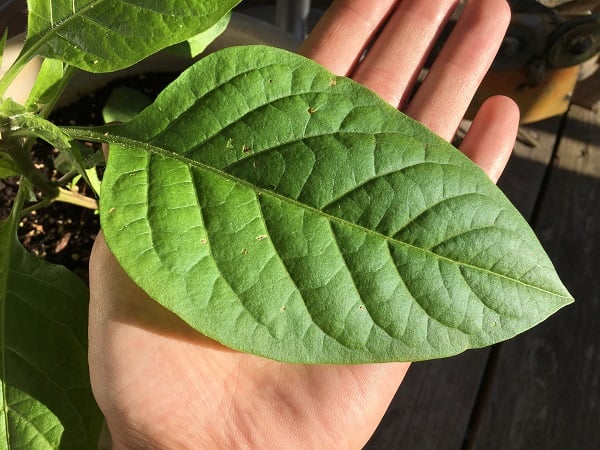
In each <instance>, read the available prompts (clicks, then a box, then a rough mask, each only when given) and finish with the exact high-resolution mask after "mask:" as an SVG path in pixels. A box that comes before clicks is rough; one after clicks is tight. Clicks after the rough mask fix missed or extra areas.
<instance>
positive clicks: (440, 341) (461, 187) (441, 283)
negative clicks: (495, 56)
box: [100, 46, 572, 363]
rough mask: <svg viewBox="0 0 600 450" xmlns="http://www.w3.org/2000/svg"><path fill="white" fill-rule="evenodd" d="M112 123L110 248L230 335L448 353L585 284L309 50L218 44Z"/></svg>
mask: <svg viewBox="0 0 600 450" xmlns="http://www.w3.org/2000/svg"><path fill="white" fill-rule="evenodd" d="M106 130H108V136H106V137H105V139H107V140H108V141H109V142H111V153H110V157H109V161H108V167H107V171H106V173H105V177H104V180H103V185H102V195H101V205H100V207H101V220H102V226H103V229H104V233H105V236H106V240H107V242H108V245H109V247H110V248H111V249H112V251H113V252H114V254H115V255H116V257H117V258H118V260H119V261H120V263H121V265H122V266H123V267H124V269H125V270H126V271H127V272H128V273H129V275H130V276H131V277H132V279H133V280H134V281H135V282H136V283H137V284H139V285H140V286H141V287H142V288H143V289H144V290H145V291H146V292H147V293H148V294H149V295H150V296H151V297H153V298H154V299H156V300H157V301H158V302H160V303H161V304H162V305H164V306H165V307H167V308H168V309H170V310H172V311H174V312H175V313H176V314H178V315H179V316H180V317H182V318H183V319H184V320H185V321H186V322H188V323H189V324H191V325H192V326H193V327H194V328H196V329H197V330H199V331H200V332H202V333H204V334H206V335H207V336H209V337H211V338H214V339H216V340H217V341H219V342H221V343H223V344H225V345H227V346H229V347H232V348H235V349H239V350H243V351H247V352H252V353H256V354H259V355H263V356H266V357H269V358H274V359H278V360H284V361H293V362H306V363H364V362H372V361H414V360H422V359H429V358H438V357H445V356H449V355H453V354H456V353H459V352H462V351H464V350H465V349H468V348H474V347H481V346H486V345H490V344H493V343H495V342H498V341H500V340H504V339H508V338H510V337H512V336H514V335H515V334H517V333H519V332H522V331H524V330H526V329H528V328H529V327H531V326H533V325H535V324H536V323H538V322H539V321H541V320H543V319H545V318H546V317H548V316H549V315H550V314H552V313H554V312H555V311H556V310H557V309H559V308H560V307H562V306H564V305H566V304H568V303H570V302H571V301H572V299H571V297H570V295H569V293H568V292H567V290H566V289H565V288H564V286H563V285H562V283H561V282H560V280H559V278H558V277H557V275H556V273H555V271H554V268H553V266H552V264H551V262H550V261H549V259H548V257H547V256H546V255H545V253H544V251H543V249H542V247H541V246H540V244H539V242H538V240H537V239H536V236H535V235H534V233H533V231H532V230H531V229H530V227H529V226H528V224H527V223H526V221H525V220H524V219H523V218H522V217H521V216H520V214H519V213H518V212H517V210H516V209H515V208H514V207H513V206H512V204H511V203H510V202H509V201H508V200H507V199H506V197H505V196H504V195H503V194H502V193H501V192H500V190H499V189H498V188H497V187H496V186H495V185H494V184H493V183H492V182H491V181H490V180H489V179H488V178H487V176H486V175H485V173H484V172H483V171H482V170H480V169H479V168H478V167H476V166H475V165H474V164H473V163H472V162H471V161H470V160H468V159H467V158H466V157H465V156H464V155H462V154H461V153H460V152H459V151H458V150H456V149H455V148H453V147H452V146H450V145H449V144H448V143H446V142H445V141H443V140H442V139H440V138H439V137H437V136H435V135H434V134H433V133H431V132H430V131H429V130H427V129H426V128H425V127H423V126H422V125H420V124H418V123H417V122H415V121H414V120H412V119H410V118H408V117H407V116H405V115H403V114H402V113H400V112H398V111H397V110H395V109H394V108H393V107H391V106H390V105H388V104H387V103H385V102H384V101H383V100H381V99H380V98H378V97H377V96H376V95H374V94H373V93H372V92H370V91H368V90H367V89H365V88H364V87H362V86H360V85H358V84H357V83H355V82H353V81H351V80H348V79H345V78H341V77H336V76H334V75H333V74H331V73H329V72H328V71H326V70H325V69H323V68H322V67H320V66H318V65H317V64H316V63H314V62H312V61H310V60H307V59H305V58H303V57H301V56H298V55H294V54H291V53H288V52H284V51H282V50H277V49H273V48H266V47H262V46H256V47H238V48H230V49H226V50H223V51H221V52H218V53H215V54H212V55H210V56H208V57H206V58H204V59H202V60H201V61H200V62H199V63H197V64H196V65H194V66H193V67H192V68H190V69H189V70H188V71H186V72H185V73H184V74H183V75H182V76H181V77H180V78H179V79H178V80H176V81H175V82H174V83H173V84H171V85H170V86H169V87H168V88H167V89H166V90H165V91H164V92H163V93H162V94H161V95H160V96H159V97H158V99H157V100H156V102H155V103H154V104H153V105H152V106H150V107H149V108H146V109H145V110H144V111H143V112H142V113H141V114H139V115H138V116H137V117H136V118H134V119H133V120H132V121H130V122H128V123H126V124H124V125H121V126H117V127H114V128H105V129H104V130H103V131H106Z"/></svg>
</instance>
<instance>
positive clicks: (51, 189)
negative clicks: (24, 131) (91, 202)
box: [3, 137, 59, 199]
mask: <svg viewBox="0 0 600 450" xmlns="http://www.w3.org/2000/svg"><path fill="white" fill-rule="evenodd" d="M3 140H4V144H5V146H4V148H5V150H6V152H7V153H8V154H9V155H10V156H11V158H12V159H13V161H14V163H15V164H16V165H17V167H18V168H19V172H21V174H22V175H23V176H25V177H26V178H27V179H28V180H29V181H30V182H31V184H33V185H34V186H35V187H36V188H38V189H39V190H40V191H42V193H43V194H44V195H45V196H46V197H49V198H51V199H52V198H55V197H57V196H58V194H59V189H58V186H56V185H55V184H54V183H52V182H51V181H50V180H49V179H48V178H46V176H45V175H44V174H43V173H42V172H41V171H40V170H38V169H37V168H36V167H35V165H34V164H33V160H32V159H31V153H30V152H28V151H27V148H26V147H24V146H23V145H19V143H18V140H17V139H15V138H14V137H7V138H5V139H3Z"/></svg>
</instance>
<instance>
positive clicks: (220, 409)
mask: <svg viewBox="0 0 600 450" xmlns="http://www.w3.org/2000/svg"><path fill="white" fill-rule="evenodd" d="M457 3H458V2H457V1H450V0H403V1H394V0H378V1H377V2H366V1H364V0H338V1H335V2H334V3H333V5H332V6H331V8H330V9H329V10H328V11H327V13H326V14H325V16H324V17H323V19H322V20H321V22H320V23H319V24H318V25H317V27H316V29H315V30H314V31H313V33H312V34H311V36H309V38H308V39H307V41H306V43H305V44H304V46H303V48H302V50H301V51H302V53H303V54H304V55H306V56H308V57H310V58H313V59H314V60H316V61H317V62H319V63H321V64H323V65H324V66H326V67H327V68H328V69H330V70H332V71H334V72H336V73H338V74H340V75H346V76H350V77H352V78H354V79H355V80H357V81H358V82H360V83H362V84H364V85H365V86H367V87H369V88H370V89H372V90H374V91H375V92H377V93H378V94H379V95H380V96H382V97H383V98H384V99H386V100H387V101H388V102H390V103H392V104H393V105H395V106H397V107H398V108H400V109H401V110H402V111H404V112H406V113H407V114H409V115H410V116H412V117H413V118H415V119H417V120H419V121H421V122H422V123H424V124H425V125H427V126H428V127H429V128H430V129H432V130H433V131H435V132H436V133H438V134H439V135H441V136H442V137H444V138H445V139H448V140H449V139H451V138H452V136H453V135H454V133H455V131H456V129H457V127H458V125H459V123H460V120H461V118H462V117H463V115H464V112H465V110H466V108H467V106H468V104H469V102H470V99H471V98H472V97H473V94H474V92H475V90H476V88H477V86H478V85H479V83H480V81H481V79H482V77H483V76H484V74H485V73H486V71H487V70H488V68H489V66H490V64H491V62H492V60H493V58H494V55H495V53H496V51H497V49H498V47H499V45H500V43H501V40H502V36H503V35H504V32H505V29H506V27H507V25H508V22H509V20H510V11H509V8H508V6H507V4H506V3H505V1H504V0H478V1H473V2H470V3H469V4H468V6H467V8H466V10H465V11H464V13H463V15H462V17H461V19H460V21H459V23H458V25H457V27H456V28H455V31H454V32H453V33H452V35H451V36H450V38H449V39H448V41H447V43H446V45H445V46H444V48H443V49H442V51H441V53H440V54H439V56H438V57H437V59H436V61H435V62H434V64H433V66H432V68H431V71H430V73H429V75H428V76H427V78H426V79H425V81H424V83H423V85H422V86H421V87H420V88H419V90H418V91H417V92H416V94H415V95H414V96H413V97H412V98H411V99H410V100H408V93H409V92H411V90H412V88H413V86H414V83H415V80H416V78H417V75H418V73H419V71H420V69H421V67H422V66H423V63H424V60H425V58H426V55H427V53H428V51H429V50H430V49H431V47H432V43H433V41H434V39H435V38H436V36H437V35H438V34H439V32H440V30H441V28H442V27H443V25H444V23H445V21H447V20H448V18H449V16H450V15H451V13H452V10H453V8H454V7H455V6H456V4H457ZM386 21H387V25H386V26H385V27H383V29H381V28H382V24H383V23H384V22H386ZM376 36H377V39H375V37H376ZM482 36H485V39H482ZM367 45H369V46H370V51H369V52H368V54H367V56H366V57H365V58H364V59H362V60H361V61H360V63H359V62H358V61H359V57H360V55H362V53H363V51H364V49H365V48H366V46H367ZM400 62H401V63H400ZM517 127H518V110H517V107H516V105H514V103H513V102H512V101H510V100H509V99H507V98H503V97H494V98H491V99H490V100H488V101H487V102H486V103H485V104H484V105H483V106H482V108H481V110H480V111H479V113H478V115H477V116H476V118H475V120H474V121H473V124H472V126H471V128H470V130H469V132H468V134H467V136H466V137H465V139H464V140H463V142H462V146H461V150H462V151H463V152H464V153H465V154H467V155H468V156H469V157H470V158H471V159H472V160H473V161H475V162H476V163H477V164H478V165H479V166H481V167H482V168H483V170H485V171H486V172H487V174H488V175H489V176H490V178H491V179H492V180H494V181H496V180H497V179H498V177H499V176H500V174H501V172H502V170H503V169H504V166H505V163H506V161H507V159H508V157H509V155H510V152H511V150H512V148H513V146H514V141H515V137H516V132H517ZM90 287H91V300H90V324H89V358H90V359H89V362H90V371H91V382H92V388H93V391H94V395H95V396H96V399H97V401H98V404H99V405H100V408H101V409H102V411H103V413H104V414H105V416H106V420H107V424H108V426H109V429H110V431H111V435H112V439H113V446H114V448H115V449H121V448H136V449H146V448H147V449H187V448H189V449H204V448H206V449H221V448H223V449H237V448H275V449H276V448H285V449H295V448H298V449H320V448H324V449H329V448H340V449H359V448H361V447H362V446H363V445H364V444H365V443H366V441H367V440H368V439H369V437H370V436H371V435H372V433H373V432H374V430H375V428H376V427H377V425H378V424H379V422H380V420H381V418H382V417H383V414H384V413H385V411H386V408H387V407H388V405H389V403H390V401H391V399H392V397H393V395H394V394H395V392H396V390H397V389H398V387H399V386H400V383H401V382H402V380H403V378H404V376H405V374H406V371H407V370H408V368H409V364H408V363H393V364H369V365H354V366H335V365H328V366H318V365H312V366H306V365H292V364H283V363H279V362H275V361H270V360H266V359H263V358H259V357H256V356H252V355H247V354H242V353H238V352H235V351H232V350H229V349H227V348H225V347H223V346H221V345H219V344H218V343H216V342H214V341H212V340H210V339H208V338H206V337H204V336H202V335H200V334H199V333H197V332H195V331H193V330H192V329H191V328H189V327H188V326H187V325H186V324H185V323H184V322H182V321H181V320H180V319H179V318H177V317H176V316H175V315H173V314H172V313H170V312H168V311H167V310H165V309H163V308H162V307H161V306H160V305H158V304H157V303H155V302H154V301H152V300H151V299H149V298H148V297H147V296H146V295H145V294H144V293H143V292H142V291H141V290H140V289H139V288H138V287H137V286H135V285H134V284H133V283H132V282H131V280H130V279H129V278H128V277H127V275H126V274H125V273H124V272H123V270H122V269H121V268H120V266H119V264H118V263H117V261H116V260H115V259H114V257H113V256H112V254H111V253H110V251H109V250H108V249H107V247H106V244H105V242H104V239H103V237H102V236H101V235H100V236H99V237H98V239H97V240H96V243H95V246H94V249H93V253H92V257H91V261H90Z"/></svg>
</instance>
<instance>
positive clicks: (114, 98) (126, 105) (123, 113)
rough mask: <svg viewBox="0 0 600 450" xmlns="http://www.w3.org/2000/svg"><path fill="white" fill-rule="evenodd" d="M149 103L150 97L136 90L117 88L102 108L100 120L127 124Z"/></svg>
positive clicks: (123, 87) (150, 101)
mask: <svg viewBox="0 0 600 450" xmlns="http://www.w3.org/2000/svg"><path fill="white" fill-rule="evenodd" d="M151 103H152V100H151V99H150V97H148V96H147V95H145V94H144V93H142V92H140V91H138V90H137V89H131V88H128V87H125V86H121V87H117V88H115V89H114V90H113V91H112V92H111V93H110V96H109V97H108V100H107V101H106V104H105V105H104V108H102V118H103V119H104V122H105V123H110V122H127V121H129V120H131V119H132V118H133V117H134V116H135V115H136V114H137V113H139V112H140V111H142V110H143V109H144V108H145V107H146V106H148V105H150V104H151Z"/></svg>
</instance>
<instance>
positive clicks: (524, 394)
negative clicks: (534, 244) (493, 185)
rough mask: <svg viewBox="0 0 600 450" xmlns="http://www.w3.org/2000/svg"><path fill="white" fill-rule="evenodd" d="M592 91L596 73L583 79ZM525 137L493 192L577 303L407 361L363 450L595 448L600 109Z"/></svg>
mask: <svg viewBox="0 0 600 450" xmlns="http://www.w3.org/2000/svg"><path fill="white" fill-rule="evenodd" d="M578 89H582V90H583V89H585V90H586V93H587V94H586V96H585V99H587V100H589V95H590V94H591V95H595V96H596V100H598V96H600V74H596V75H595V76H594V77H592V78H590V79H588V80H586V81H584V82H583V83H582V84H581V85H580V86H578ZM523 129H524V130H525V131H527V132H528V133H530V134H532V135H534V136H535V137H536V138H537V141H538V145H537V147H535V148H534V147H531V146H528V145H526V144H524V143H522V142H519V143H517V146H516V148H515V151H514V155H513V157H512V159H511V160H510V162H509V166H508V168H507V170H506V172H505V173H504V175H503V177H502V179H501V181H500V183H499V185H500V187H501V188H502V189H503V190H504V192H505V193H506V194H507V195H508V197H509V198H510V199H511V200H512V201H513V202H514V203H515V205H516V206H517V207H518V208H519V209H520V210H521V212H522V213H523V214H524V215H525V217H527V218H528V219H529V220H530V223H531V224H532V226H533V228H534V230H535V231H536V233H537V235H538V237H539V238H540V240H541V241H542V244H543V245H544V247H545V248H546V250H547V251H548V253H549V255H550V257H551V259H552V260H553V262H554V264H555V266H556V268H557V270H558V273H559V274H560V275H561V278H562V279H563V281H564V283H565V284H566V286H567V288H568V289H569V290H570V291H571V293H572V294H573V296H574V297H575V303H574V304H572V305H570V306H568V307H566V308H564V309H562V310H561V311H559V312H558V313H557V314H556V315H554V316H553V317H551V318H550V319H548V320H547V321H546V322H544V323H543V324H541V325H539V326H538V327H535V328H534V329H532V330H530V331H528V332H526V333H524V334H522V335H521V336H519V337H517V338H515V339H513V340H510V341H508V342H505V343H502V344H500V345H497V346H495V347H493V348H488V349H482V350H476V351H469V352H467V353H465V354H463V355H460V356H457V357H454V358H450V359H447V360H439V361H431V362H424V363H416V364H414V365H413V366H412V367H411V370H410V371H409V373H408V375H407V378H406V379H405V381H404V383H403V384H402V386H401V387H400V389H399V391H398V393H397V394H396V397H395V398H394V400H393V402H392V404H391V405H390V407H389V410H388V412H387V415H386V416H385V418H384V420H383V422H382V423H381V425H380V427H379V429H378V430H377V432H376V434H375V435H374V436H373V438H372V439H371V441H370V443H369V444H368V445H367V446H366V447H365V448H366V449H368V450H375V449H385V450H391V449H394V450H434V449H435V450H521V449H522V450H594V449H600V112H596V113H595V112H593V111H592V110H591V109H588V108H584V107H582V106H577V105H572V106H571V108H570V111H569V112H568V113H567V114H565V115H564V117H557V118H553V119H549V120H546V121H543V122H538V123H535V124H532V125H529V126H527V127H523Z"/></svg>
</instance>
